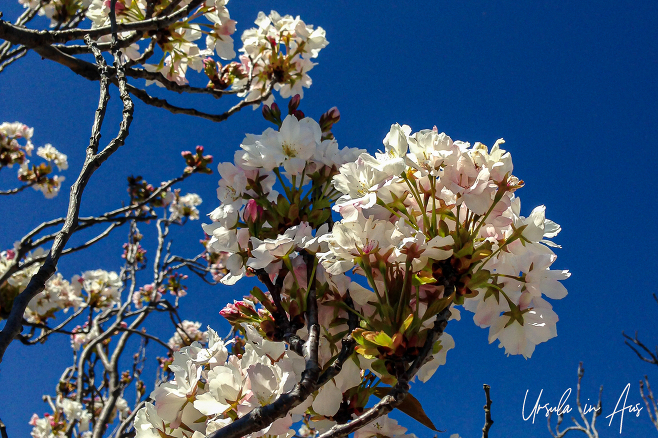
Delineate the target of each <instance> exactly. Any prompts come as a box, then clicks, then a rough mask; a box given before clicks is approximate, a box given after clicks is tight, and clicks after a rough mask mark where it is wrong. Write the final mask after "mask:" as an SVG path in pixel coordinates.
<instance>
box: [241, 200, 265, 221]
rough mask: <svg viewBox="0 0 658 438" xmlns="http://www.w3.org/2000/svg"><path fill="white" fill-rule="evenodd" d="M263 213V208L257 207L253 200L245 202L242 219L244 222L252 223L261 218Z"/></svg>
mask: <svg viewBox="0 0 658 438" xmlns="http://www.w3.org/2000/svg"><path fill="white" fill-rule="evenodd" d="M263 213H264V210H263V207H261V206H260V205H258V203H257V202H256V200H255V199H250V200H249V201H247V206H246V207H245V208H244V213H243V215H242V217H243V219H244V220H245V222H250V223H254V222H256V221H257V220H258V219H259V218H261V217H262V216H263Z"/></svg>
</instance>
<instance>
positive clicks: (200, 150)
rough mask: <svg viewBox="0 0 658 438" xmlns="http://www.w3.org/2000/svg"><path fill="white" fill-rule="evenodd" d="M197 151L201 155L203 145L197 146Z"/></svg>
mask: <svg viewBox="0 0 658 438" xmlns="http://www.w3.org/2000/svg"><path fill="white" fill-rule="evenodd" d="M196 153H197V154H199V155H200V154H202V153H203V146H197V147H196Z"/></svg>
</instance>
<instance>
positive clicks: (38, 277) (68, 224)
mask: <svg viewBox="0 0 658 438" xmlns="http://www.w3.org/2000/svg"><path fill="white" fill-rule="evenodd" d="M1 25H2V22H1V21H0V27H2V26H1ZM99 54H100V52H98V53H95V55H97V56H96V59H97V61H98V63H99V70H100V71H101V73H103V72H104V68H103V66H104V65H105V62H104V60H102V55H100V56H98V55H99ZM120 71H121V69H119V68H117V72H118V73H119V74H118V75H117V78H118V80H119V92H120V95H121V100H122V101H123V120H122V121H121V126H120V129H119V133H118V134H117V136H116V137H115V138H114V139H113V140H112V141H111V142H110V143H109V144H108V146H106V147H105V149H103V151H101V152H100V153H98V154H97V153H96V151H97V149H98V139H100V128H101V125H102V121H103V116H104V114H105V108H106V107H107V100H108V99H109V97H106V95H107V88H108V87H107V82H106V81H101V91H100V98H99V104H98V109H97V112H96V118H95V120H94V125H93V128H92V135H91V139H90V142H89V146H88V147H87V151H86V158H85V162H84V164H83V166H82V169H81V171H80V175H79V176H78V179H77V180H76V181H75V183H74V184H73V186H71V194H70V197H69V207H68V212H67V215H66V220H65V222H64V226H63V227H62V229H61V230H60V232H59V233H58V235H57V237H56V238H55V241H54V242H53V246H52V248H51V250H50V252H49V253H48V256H47V257H46V260H45V261H44V264H43V265H42V266H41V267H40V268H39V271H38V272H37V273H36V274H35V275H34V276H33V277H32V278H31V279H30V282H29V284H28V285H27V287H26V288H25V290H23V292H21V293H20V294H19V295H18V296H17V297H16V299H15V300H14V302H13V306H12V309H11V313H10V314H9V317H8V318H7V322H6V324H5V327H4V328H3V329H2V331H1V332H0V362H1V361H2V357H3V356H4V353H5V351H6V350H7V347H9V344H10V343H11V342H12V341H13V340H14V338H16V336H18V335H19V334H20V332H21V329H22V324H21V323H22V320H23V313H24V312H25V309H26V308H27V305H28V303H29V302H30V300H31V299H32V298H34V297H35V296H36V295H37V294H39V293H40V292H41V291H43V289H44V287H45V284H46V282H47V281H48V279H49V278H50V277H51V276H52V275H53V274H54V273H55V271H56V270H57V262H58V261H59V258H60V256H61V255H62V252H63V250H64V246H65V245H66V243H67V242H68V240H69V239H70V237H71V236H72V235H73V233H74V232H75V229H76V228H77V226H78V215H79V213H80V204H81V202H82V193H83V192H84V189H85V187H86V186H87V183H88V182H89V179H90V178H91V176H92V175H93V173H94V172H95V171H96V169H98V168H99V167H100V166H101V164H103V162H104V161H105V160H107V159H108V158H109V157H110V155H111V154H112V153H113V152H114V151H116V150H117V149H118V148H119V147H120V146H122V145H123V144H124V142H125V139H126V137H127V136H128V130H129V128H130V124H131V122H132V113H133V104H132V101H131V100H130V96H129V95H128V93H127V92H126V87H125V76H123V75H122V74H121V73H120ZM106 79H107V78H106Z"/></svg>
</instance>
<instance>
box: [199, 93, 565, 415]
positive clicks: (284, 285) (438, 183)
mask: <svg viewBox="0 0 658 438" xmlns="http://www.w3.org/2000/svg"><path fill="white" fill-rule="evenodd" d="M297 104H298V101H297V102H295V100H294V99H293V100H292V101H291V107H290V108H289V115H288V116H287V117H285V118H284V119H283V120H281V115H280V112H278V113H277V111H278V108H275V107H274V106H273V107H272V108H268V107H266V108H265V109H264V115H265V117H266V118H267V119H268V120H270V121H273V122H274V123H275V124H276V125H277V127H278V129H272V128H268V129H267V130H266V131H264V132H263V133H262V134H260V135H247V136H246V137H245V139H244V141H243V142H242V144H241V145H240V147H241V150H238V152H236V155H235V162H234V163H222V164H220V165H219V168H218V170H219V173H220V175H221V176H222V179H221V180H220V182H219V188H218V192H217V193H218V198H219V200H220V206H219V207H218V208H217V209H216V210H215V211H213V212H212V213H211V214H210V215H209V216H210V218H211V219H212V220H213V223H212V224H207V225H204V231H205V232H206V234H207V235H208V236H210V238H209V240H208V241H207V243H206V246H207V248H209V252H214V253H215V254H217V255H218V256H216V257H215V263H220V262H223V263H224V271H223V275H222V276H221V281H222V282H223V283H224V284H229V285H230V284H234V283H235V282H236V281H238V280H239V279H240V278H242V277H244V276H252V275H254V276H258V278H259V279H260V280H261V281H263V282H264V283H265V284H266V285H267V286H268V292H269V293H266V294H264V293H262V292H260V291H259V290H258V289H257V288H256V289H254V290H253V291H252V296H251V299H252V300H253V301H254V302H259V303H260V304H261V305H262V306H263V308H261V309H259V310H257V311H256V310H254V309H252V308H251V307H252V306H250V305H249V304H248V301H247V300H243V301H241V302H236V303H234V304H233V305H229V306H227V308H225V309H224V310H223V311H222V314H223V315H224V316H226V317H227V319H229V321H230V322H232V323H233V324H234V325H235V324H245V323H247V324H251V325H253V326H255V327H257V328H258V329H259V330H260V331H261V333H262V334H264V335H265V336H267V337H269V338H270V339H274V340H280V339H282V333H281V330H280V327H277V314H279V313H280V312H281V311H282V310H283V311H284V312H285V318H287V319H288V320H289V321H290V324H291V325H292V328H293V329H294V330H301V331H303V330H304V329H303V321H304V308H305V302H304V297H305V296H306V293H307V291H308V290H309V289H311V288H314V289H315V290H316V291H319V292H318V301H319V310H318V312H319V319H320V322H321V324H320V325H321V326H322V327H323V329H322V330H323V332H322V335H323V337H322V339H323V341H322V342H321V350H320V356H321V357H322V355H323V354H324V352H323V350H322V348H323V347H322V346H323V345H324V348H328V351H329V352H331V351H334V352H335V351H337V349H339V348H340V345H341V340H340V336H341V334H343V333H346V330H347V324H346V322H347V311H349V312H351V313H356V314H358V316H359V321H360V322H359V327H358V328H357V329H356V330H354V331H353V332H352V336H353V337H354V339H355V340H356V341H357V343H358V345H357V348H356V352H357V353H358V358H357V363H358V365H359V366H360V367H361V369H363V370H364V371H365V372H367V373H370V374H372V375H373V376H376V378H379V379H381V380H382V381H383V382H384V383H389V384H393V383H394V382H395V381H396V371H395V367H396V363H397V364H399V363H400V362H402V363H411V361H413V360H414V359H415V358H416V357H417V356H418V354H419V352H420V350H421V347H422V346H423V344H424V343H425V340H426V338H427V335H428V333H429V329H430V328H431V327H432V325H433V323H434V321H435V320H436V319H437V317H438V315H439V314H440V313H445V312H446V311H447V310H448V309H449V311H450V314H451V315H452V318H453V319H455V318H459V317H460V313H459V309H458V306H461V307H463V308H464V309H466V310H468V311H471V312H473V313H474V322H475V323H476V324H477V325H478V326H480V327H483V328H489V340H490V342H493V341H494V340H498V341H499V342H500V347H501V348H505V352H506V353H507V354H521V355H523V356H524V357H526V358H528V357H530V356H531V355H532V353H533V351H534V348H535V346H536V345H537V344H539V343H541V342H545V341H547V340H548V339H550V338H552V337H554V336H556V334H557V331H556V322H557V321H558V317H557V315H556V314H555V312H554V311H553V309H552V306H551V304H550V303H549V302H548V301H547V300H546V299H545V298H546V297H548V298H551V299H560V298H563V297H564V296H565V295H566V289H565V288H564V286H562V284H561V283H560V281H561V280H564V279H566V278H568V277H569V275H570V274H569V272H568V271H565V270H552V269H550V267H551V265H552V264H553V263H554V261H555V260H556V255H555V253H554V252H553V248H555V247H557V245H556V244H554V243H553V242H552V241H551V240H549V239H551V238H553V237H555V236H556V235H557V234H558V233H559V231H560V227H559V226H558V225H557V224H555V223H554V222H552V221H550V220H548V219H546V217H545V213H544V212H545V207H544V206H540V207H537V208H535V209H534V210H533V211H532V213H531V214H530V216H529V217H524V216H522V215H521V214H520V199H519V197H518V196H517V194H516V191H517V190H518V189H520V188H521V187H523V182H522V181H520V180H519V179H518V178H516V177H515V176H513V175H512V171H513V165H512V159H511V155H510V154H509V153H508V152H506V151H505V150H503V149H502V148H501V145H502V144H503V143H504V142H503V140H502V139H501V140H498V141H497V142H496V143H495V144H494V146H493V147H491V148H489V147H487V146H485V145H483V144H481V143H475V144H473V145H471V144H470V143H466V142H461V141H453V140H452V139H451V138H450V137H448V136H447V135H446V134H444V133H439V132H438V130H437V129H436V128H434V129H428V130H421V131H419V132H415V133H412V131H411V128H410V127H408V126H400V125H397V124H395V125H392V127H391V129H390V132H389V133H388V134H387V135H386V138H385V139H384V141H383V143H384V150H383V151H380V152H379V153H376V154H374V155H371V154H368V153H366V152H365V151H362V150H357V149H349V148H346V149H339V148H338V146H337V143H336V140H335V139H334V138H333V135H331V136H329V135H326V132H327V131H330V128H329V130H327V129H326V128H325V127H323V126H322V125H323V123H326V121H327V117H328V116H327V114H325V115H324V116H323V118H321V119H320V123H318V122H316V121H315V120H313V119H311V118H308V117H304V115H303V114H302V113H301V112H299V111H298V110H297V108H296V105H297ZM309 186H310V187H309ZM275 188H277V189H279V190H282V191H283V192H284V193H279V192H278V191H277V190H275ZM332 205H333V210H334V211H335V212H337V213H338V214H339V215H340V220H339V221H338V222H335V223H333V219H332V217H331V213H330V211H329V208H331V206H332ZM272 292H276V293H277V294H280V300H281V306H280V307H276V306H275V304H274V300H273V299H272V297H271V293H272ZM348 298H349V300H348ZM349 301H352V306H353V308H352V309H347V307H349V305H348V304H347V303H348V302H349ZM278 316H280V315H278ZM301 337H302V338H303V337H304V335H303V334H302V335H301ZM453 347H454V341H453V339H452V337H450V336H449V335H448V334H445V333H444V335H443V336H442V337H441V339H440V340H439V341H438V342H437V343H436V344H435V345H434V349H433V357H432V360H430V361H429V362H428V363H426V364H425V365H424V366H423V367H422V368H421V369H420V371H419V373H418V375H419V378H420V380H422V381H427V380H428V379H429V378H430V377H431V375H432V374H433V373H434V372H435V371H436V369H437V367H438V366H440V365H441V364H443V363H445V360H446V353H447V351H448V350H449V349H451V348H453ZM370 374H369V375H370ZM316 397H317V395H316ZM348 397H349V396H348V394H346V393H345V392H344V391H340V392H338V391H336V392H335V396H334V397H332V403H334V404H340V403H342V402H343V401H347V400H349V398H348ZM363 406H365V403H364V404H361V405H360V407H363ZM353 412H355V411H353ZM315 413H316V414H324V415H326V416H327V417H333V416H334V415H335V414H336V413H337V411H329V410H328V411H326V412H317V411H315Z"/></svg>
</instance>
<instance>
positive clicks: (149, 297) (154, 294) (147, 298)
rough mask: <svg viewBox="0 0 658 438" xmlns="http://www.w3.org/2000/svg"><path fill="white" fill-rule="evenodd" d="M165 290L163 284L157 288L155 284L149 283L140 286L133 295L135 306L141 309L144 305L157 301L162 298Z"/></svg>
mask: <svg viewBox="0 0 658 438" xmlns="http://www.w3.org/2000/svg"><path fill="white" fill-rule="evenodd" d="M164 290H165V289H164V287H162V286H160V287H159V288H158V289H156V288H155V286H154V285H153V284H147V285H144V286H142V287H140V288H139V289H138V290H137V292H135V293H134V294H133V297H132V299H133V304H134V305H135V308H137V309H141V308H142V307H143V306H148V305H150V304H151V303H157V302H158V301H160V299H161V298H162V293H163V292H164Z"/></svg>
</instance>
